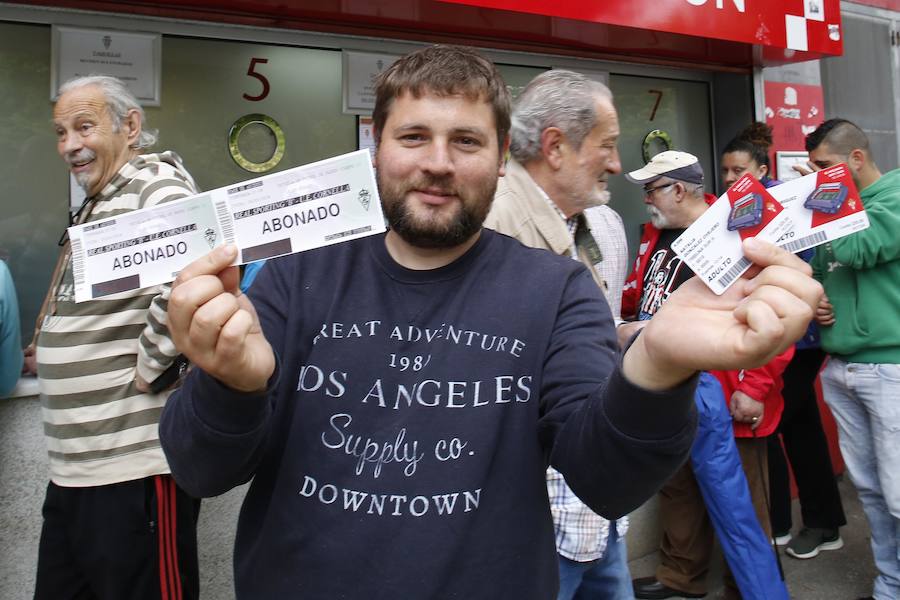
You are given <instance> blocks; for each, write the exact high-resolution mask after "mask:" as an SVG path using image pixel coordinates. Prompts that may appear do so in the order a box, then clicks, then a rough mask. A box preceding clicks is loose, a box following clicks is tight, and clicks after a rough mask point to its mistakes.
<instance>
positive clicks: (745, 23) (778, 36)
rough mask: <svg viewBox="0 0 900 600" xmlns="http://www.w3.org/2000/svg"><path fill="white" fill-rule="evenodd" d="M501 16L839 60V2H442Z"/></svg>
mask: <svg viewBox="0 0 900 600" xmlns="http://www.w3.org/2000/svg"><path fill="white" fill-rule="evenodd" d="M441 1H443V2H452V3H455V4H467V5H470V6H480V7H483V8H492V9H498V10H510V11H516V12H526V13H533V14H539V15H546V16H551V17H562V18H566V19H577V20H580V21H592V22H595V23H607V24H610V25H622V26H626V27H636V28H638V29H649V30H652V31H666V32H670V33H680V34H685V35H691V36H696V37H703V38H715V39H722V40H729V41H734V42H745V43H748V44H754V45H761V46H771V47H774V48H784V49H787V50H794V51H802V52H811V53H821V54H828V55H840V54H841V53H842V52H843V31H842V28H841V11H840V0H629V1H627V2H606V1H604V0H592V1H587V0H555V1H552V0H441Z"/></svg>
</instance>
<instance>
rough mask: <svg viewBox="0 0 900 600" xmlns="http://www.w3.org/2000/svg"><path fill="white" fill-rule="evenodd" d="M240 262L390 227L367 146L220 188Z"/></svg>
mask: <svg viewBox="0 0 900 600" xmlns="http://www.w3.org/2000/svg"><path fill="white" fill-rule="evenodd" d="M217 192H218V194H216V196H215V201H216V206H217V208H218V207H220V206H222V207H223V208H222V209H220V210H226V209H225V208H224V207H225V206H227V212H228V215H227V220H229V221H230V222H231V223H233V225H234V239H235V243H236V244H237V246H238V248H240V251H241V255H240V262H242V263H246V262H253V261H255V260H261V259H264V258H271V257H273V256H280V255H282V254H292V253H294V252H300V251H301V250H309V249H311V248H318V247H320V246H327V245H329V244H335V243H338V242H343V241H346V240H351V239H354V238H358V237H361V236H365V235H371V234H373V233H378V232H381V231H384V230H385V225H384V217H383V216H382V213H381V202H380V201H379V200H378V191H377V189H376V187H375V176H374V173H373V171H372V159H371V158H370V154H369V152H368V151H362V150H361V151H357V152H353V153H351V154H346V155H343V156H339V157H336V158H332V159H328V160H323V161H321V162H317V163H313V164H311V165H307V166H305V167H298V168H296V169H291V170H289V171H284V172H282V173H276V174H274V175H270V176H268V177H265V178H260V179H255V180H251V181H246V182H244V183H242V184H240V185H236V186H232V187H229V188H225V189H224V190H217Z"/></svg>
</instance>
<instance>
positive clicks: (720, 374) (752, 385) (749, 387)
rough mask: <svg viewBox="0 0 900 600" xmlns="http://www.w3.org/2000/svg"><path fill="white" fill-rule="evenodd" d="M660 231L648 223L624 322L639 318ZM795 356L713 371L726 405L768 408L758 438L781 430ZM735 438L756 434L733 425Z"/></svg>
mask: <svg viewBox="0 0 900 600" xmlns="http://www.w3.org/2000/svg"><path fill="white" fill-rule="evenodd" d="M715 201H716V197H715V196H713V195H712V194H706V203H707V204H712V203H713V202H715ZM659 233H660V231H659V229H657V228H656V227H654V226H653V224H652V223H645V224H644V230H643V234H642V235H641V243H640V246H639V247H638V255H637V258H636V259H635V261H634V268H633V269H632V271H631V274H630V275H629V276H628V278H627V279H626V280H625V287H624V288H623V290H622V318H623V319H625V320H628V319H634V318H636V317H637V313H638V305H639V304H640V302H641V292H642V291H643V290H642V288H641V284H642V282H643V281H644V272H645V271H646V270H647V262H648V258H649V257H650V255H651V254H652V253H653V250H654V249H655V248H656V243H657V242H658V241H659ZM793 356H794V347H793V346H791V347H790V348H788V349H787V350H785V351H784V352H782V353H781V354H779V355H778V356H776V357H775V358H773V359H772V360H771V361H769V363H768V364H766V365H764V366H762V367H759V368H756V369H747V370H740V371H712V374H713V375H715V376H716V378H717V379H718V380H719V382H720V383H721V384H722V391H723V392H724V394H725V401H726V402H728V403H729V408H730V403H731V396H732V394H734V392H735V391H741V392H743V393H745V394H747V395H748V396H750V397H751V398H753V399H754V400H756V401H757V402H762V403H763V404H764V405H765V408H764V409H763V419H762V423H760V424H759V426H758V427H757V428H756V435H757V436H759V437H762V436H766V435H770V434H771V433H773V432H774V431H775V429H776V428H777V427H778V422H779V421H780V420H781V413H782V412H783V411H784V398H783V397H782V396H781V388H782V387H783V386H784V382H783V381H782V378H781V376H782V373H784V369H785V367H787V364H788V363H789V362H790V361H791V358H792V357H793ZM734 435H735V437H751V436H752V435H753V430H751V429H750V425H748V424H745V423H738V422H735V423H734Z"/></svg>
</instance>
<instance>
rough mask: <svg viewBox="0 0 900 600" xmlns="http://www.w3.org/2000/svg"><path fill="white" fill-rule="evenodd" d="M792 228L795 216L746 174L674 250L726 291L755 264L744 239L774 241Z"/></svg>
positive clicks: (713, 285) (711, 283) (706, 279)
mask: <svg viewBox="0 0 900 600" xmlns="http://www.w3.org/2000/svg"><path fill="white" fill-rule="evenodd" d="M791 229H792V222H791V218H790V216H789V215H788V213H787V212H786V211H785V209H784V208H783V207H782V205H781V204H780V203H779V202H778V200H776V199H775V198H773V197H772V195H771V194H769V192H768V191H767V190H766V189H765V188H764V187H763V185H762V184H761V183H759V181H757V180H756V179H754V178H753V177H752V176H750V175H746V174H745V175H744V176H743V177H741V178H740V179H738V180H737V181H736V182H735V183H734V185H732V186H731V187H730V188H728V190H726V192H725V193H724V194H722V196H720V197H719V199H718V200H716V201H715V202H714V203H713V204H712V205H711V206H710V207H709V208H708V209H707V210H706V212H704V213H703V214H702V215H701V216H700V218H698V219H697V220H696V221H694V223H693V224H691V226H690V227H688V228H687V229H686V230H685V232H684V233H682V234H681V235H680V236H679V237H678V239H676V240H675V241H674V242H672V250H674V251H675V253H676V254H678V255H679V256H680V257H681V258H682V260H684V262H685V263H686V264H687V265H688V266H689V267H690V268H691V270H692V271H694V273H695V274H696V275H697V276H698V277H700V279H702V280H703V281H704V282H705V283H706V285H707V286H709V288H710V289H711V290H712V291H713V292H715V293H716V294H722V293H723V292H724V291H725V290H727V289H728V287H729V286H730V285H731V284H732V283H733V282H734V281H735V280H736V279H737V278H738V277H740V276H741V275H742V274H743V273H744V272H745V271H747V269H749V268H750V264H751V263H750V261H749V260H748V259H747V258H746V257H744V253H743V250H742V249H741V242H742V241H743V240H744V239H746V238H748V237H759V238H760V239H763V240H766V241H769V242H773V243H774V242H775V240H777V239H779V238H781V237H782V236H783V235H785V234H786V233H787V232H789V231H791Z"/></svg>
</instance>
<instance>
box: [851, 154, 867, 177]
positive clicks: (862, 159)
mask: <svg viewBox="0 0 900 600" xmlns="http://www.w3.org/2000/svg"><path fill="white" fill-rule="evenodd" d="M864 164H866V153H865V151H863V150H862V149H861V148H854V149H853V150H851V151H850V154H849V155H847V166H849V167H850V168H851V169H852V170H853V171H854V172H856V173H859V172H860V170H861V169H862V168H863V165H864Z"/></svg>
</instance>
